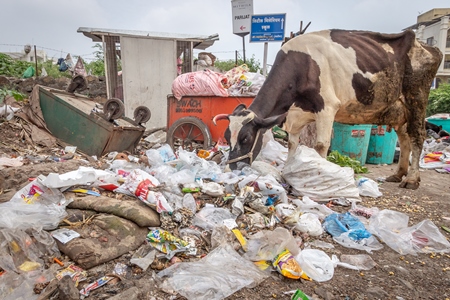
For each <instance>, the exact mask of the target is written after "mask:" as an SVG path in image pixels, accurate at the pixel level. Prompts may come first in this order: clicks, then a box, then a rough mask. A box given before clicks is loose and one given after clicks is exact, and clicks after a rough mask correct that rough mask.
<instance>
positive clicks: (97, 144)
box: [39, 86, 145, 156]
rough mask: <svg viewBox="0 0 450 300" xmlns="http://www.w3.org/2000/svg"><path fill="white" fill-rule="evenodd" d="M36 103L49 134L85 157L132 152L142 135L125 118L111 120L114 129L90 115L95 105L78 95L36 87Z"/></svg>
mask: <svg viewBox="0 0 450 300" xmlns="http://www.w3.org/2000/svg"><path fill="white" fill-rule="evenodd" d="M39 102H40V105H41V110H42V114H43V117H44V120H45V123H46V124H47V128H48V129H49V130H50V132H51V133H52V134H53V135H54V136H55V137H56V138H58V139H60V140H62V141H63V142H65V143H68V144H70V145H73V146H77V148H78V149H79V150H81V151H82V152H84V153H86V154H88V155H97V156H102V155H104V154H106V153H109V152H112V151H119V152H121V151H130V152H132V151H133V150H134V148H135V147H136V146H137V143H139V140H140V139H141V138H142V136H143V134H144V131H145V127H142V126H139V125H135V124H134V122H133V121H132V120H131V119H128V118H126V117H122V118H119V119H117V120H115V121H116V122H117V124H118V125H115V124H113V123H112V122H109V121H107V120H105V119H103V118H102V117H101V116H100V115H99V114H97V113H93V112H92V110H93V108H94V106H95V102H93V101H92V100H90V99H89V98H87V97H84V96H81V95H74V94H70V93H67V92H64V91H60V90H55V89H49V88H45V87H42V86H40V87H39Z"/></svg>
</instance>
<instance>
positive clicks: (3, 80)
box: [0, 76, 11, 87]
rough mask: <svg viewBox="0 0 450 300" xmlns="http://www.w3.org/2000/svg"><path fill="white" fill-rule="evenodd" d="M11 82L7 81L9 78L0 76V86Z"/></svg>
mask: <svg viewBox="0 0 450 300" xmlns="http://www.w3.org/2000/svg"><path fill="white" fill-rule="evenodd" d="M10 84H11V82H10V81H9V79H8V78H7V77H5V76H0V87H3V86H9V85H10Z"/></svg>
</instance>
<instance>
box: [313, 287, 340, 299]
mask: <svg viewBox="0 0 450 300" xmlns="http://www.w3.org/2000/svg"><path fill="white" fill-rule="evenodd" d="M314 293H316V294H317V295H318V296H320V297H321V298H322V299H324V300H333V299H335V298H334V296H333V293H331V292H330V291H328V290H327V289H326V288H325V287H317V288H315V289H314Z"/></svg>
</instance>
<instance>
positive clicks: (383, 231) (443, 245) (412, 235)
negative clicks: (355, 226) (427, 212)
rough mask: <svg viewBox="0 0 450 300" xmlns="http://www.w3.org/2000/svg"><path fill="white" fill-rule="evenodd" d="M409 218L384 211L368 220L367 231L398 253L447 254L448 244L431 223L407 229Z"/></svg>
mask: <svg viewBox="0 0 450 300" xmlns="http://www.w3.org/2000/svg"><path fill="white" fill-rule="evenodd" d="M408 220H409V217H408V216H407V215H406V214H404V213H401V212H397V211H393V210H388V209H384V210H382V211H380V212H379V213H378V214H376V215H374V216H372V217H371V218H370V220H369V227H368V228H369V230H370V231H371V232H372V233H373V234H374V235H376V236H378V237H379V238H380V239H381V240H383V242H385V243H386V245H388V246H389V247H391V248H392V249H393V250H395V251H397V252H398V253H400V254H402V255H405V254H413V255H417V253H432V252H439V253H449V252H450V243H449V242H448V241H447V239H446V238H445V237H444V236H443V235H442V233H441V232H440V231H439V228H437V226H436V225H435V224H434V223H433V222H432V221H431V220H428V219H427V220H424V221H422V222H420V223H418V224H416V225H414V226H411V227H408Z"/></svg>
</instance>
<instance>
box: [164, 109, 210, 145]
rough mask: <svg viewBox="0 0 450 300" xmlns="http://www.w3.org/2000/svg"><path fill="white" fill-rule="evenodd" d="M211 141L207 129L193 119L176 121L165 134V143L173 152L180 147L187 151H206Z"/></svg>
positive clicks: (203, 124)
mask: <svg viewBox="0 0 450 300" xmlns="http://www.w3.org/2000/svg"><path fill="white" fill-rule="evenodd" d="M211 140H212V138H211V132H209V128H208V127H207V126H206V125H205V123H203V122H202V121H201V120H200V119H197V118H195V117H185V118H181V119H179V120H176V121H175V122H174V123H173V124H172V126H170V128H169V131H168V132H167V143H168V144H169V145H170V146H171V147H172V149H174V150H176V149H177V148H178V147H180V146H181V147H182V148H183V149H185V150H188V151H193V150H198V149H208V148H209V146H210V145H211Z"/></svg>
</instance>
